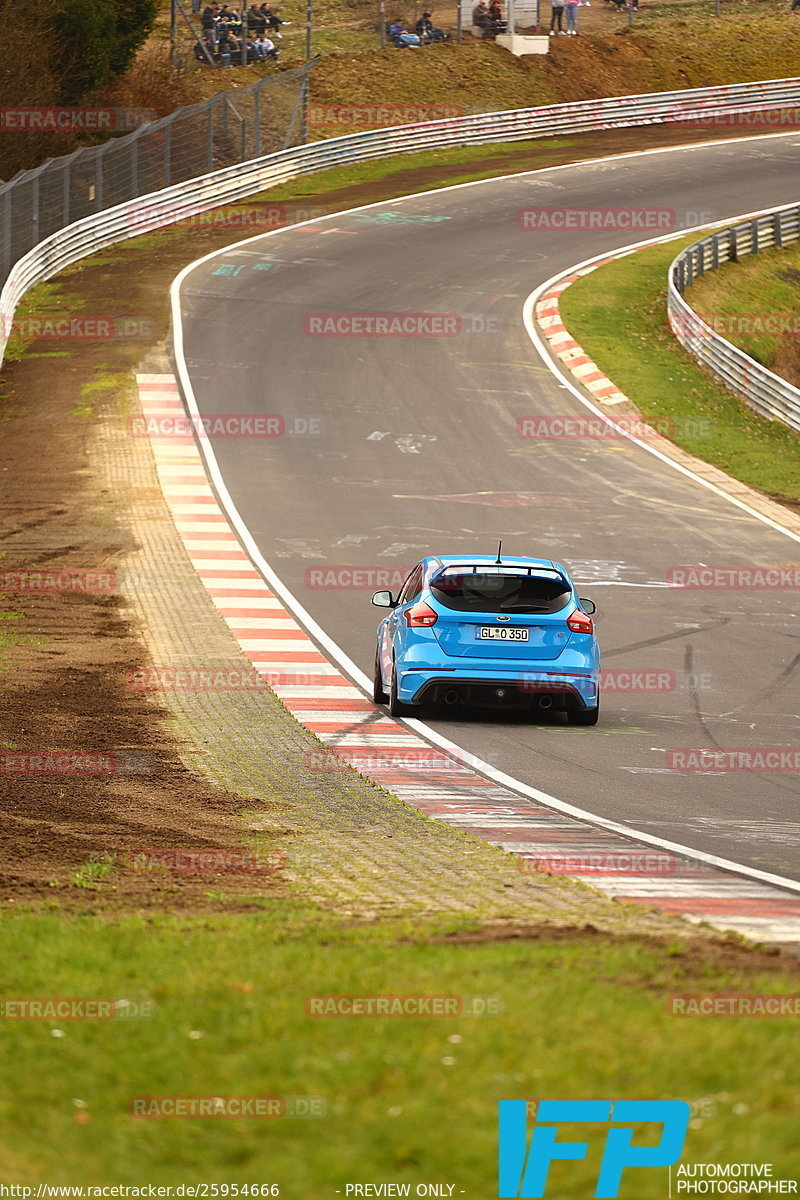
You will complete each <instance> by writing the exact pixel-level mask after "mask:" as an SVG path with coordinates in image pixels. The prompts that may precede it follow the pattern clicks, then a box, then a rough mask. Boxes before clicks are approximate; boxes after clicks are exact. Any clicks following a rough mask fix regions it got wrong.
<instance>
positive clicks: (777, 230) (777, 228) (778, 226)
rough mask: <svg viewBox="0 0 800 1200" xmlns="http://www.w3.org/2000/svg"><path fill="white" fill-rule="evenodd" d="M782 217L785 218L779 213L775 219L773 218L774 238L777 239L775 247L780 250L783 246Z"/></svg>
mask: <svg viewBox="0 0 800 1200" xmlns="http://www.w3.org/2000/svg"><path fill="white" fill-rule="evenodd" d="M782 216H783V214H782V213H779V212H777V213H775V215H774V217H773V218H772V232H773V236H774V238H775V245H776V247H777V248H778V249H780V248H781V247H782V246H783V221H782Z"/></svg>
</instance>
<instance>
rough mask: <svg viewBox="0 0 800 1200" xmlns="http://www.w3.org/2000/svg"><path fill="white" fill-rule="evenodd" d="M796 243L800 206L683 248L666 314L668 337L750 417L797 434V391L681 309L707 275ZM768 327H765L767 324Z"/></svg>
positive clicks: (799, 419) (799, 393)
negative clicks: (742, 404) (706, 370)
mask: <svg viewBox="0 0 800 1200" xmlns="http://www.w3.org/2000/svg"><path fill="white" fill-rule="evenodd" d="M798 240H800V206H798V205H796V204H795V205H792V206H791V207H790V208H780V209H776V210H774V211H773V212H769V213H765V214H764V215H763V216H760V217H753V218H752V219H749V220H747V221H742V222H740V224H738V225H731V226H730V227H729V228H728V229H721V230H717V231H716V232H715V233H712V234H710V235H709V236H708V237H704V238H701V240H700V241H698V242H695V243H694V245H692V246H688V247H687V248H686V249H685V250H684V251H683V252H682V253H681V254H679V255H678V257H677V258H675V259H674V260H673V262H672V263H671V265H670V268H669V280H668V287H667V311H668V314H669V323H670V326H671V327H672V332H673V333H674V334H675V336H676V338H677V339H678V341H679V342H680V343H681V345H682V346H684V347H685V348H686V349H687V350H688V351H689V353H690V354H693V355H694V357H695V358H697V359H699V360H700V362H702V363H704V364H705V365H706V366H707V367H709V368H710V370H712V371H713V372H714V374H715V375H716V376H717V377H718V378H719V379H721V380H722V382H723V383H724V384H725V385H726V387H729V388H730V389H731V391H734V392H736V393H737V394H738V395H740V396H742V397H743V398H744V399H745V400H746V401H747V403H748V404H749V405H750V407H751V408H752V409H754V410H755V412H757V413H760V415H761V416H762V417H767V418H768V419H769V420H771V421H774V420H777V421H783V422H784V424H785V425H789V426H790V427H791V428H792V429H794V430H796V431H797V432H798V433H800V389H798V388H796V387H794V386H793V385H792V384H791V383H788V382H787V381H786V380H785V379H781V377H780V375H775V374H773V372H772V371H768V370H767V368H766V367H763V366H762V365H761V364H760V363H757V362H755V361H754V359H752V358H750V357H749V355H747V354H745V353H744V351H743V350H740V349H739V348H738V347H737V346H734V345H732V343H731V342H729V341H727V340H726V339H725V338H724V337H722V336H721V334H719V333H718V332H716V331H715V330H714V329H712V328H711V326H710V325H708V324H707V323H706V322H705V321H704V320H703V319H702V317H700V316H699V315H698V314H697V313H696V312H695V311H694V309H693V308H692V307H691V306H690V305H689V304H688V303H687V301H686V299H685V297H684V294H683V293H684V292H685V290H686V288H689V287H691V286H692V284H693V283H694V282H695V280H696V279H699V278H701V277H702V276H703V275H705V273H706V272H707V271H713V270H715V269H716V268H717V267H719V266H721V265H722V264H723V263H726V262H738V260H739V259H740V258H744V256H745V255H747V254H758V252H759V251H760V250H767V249H769V248H771V247H780V246H785V245H788V244H789V243H790V242H796V241H798ZM767 323H768V322H767Z"/></svg>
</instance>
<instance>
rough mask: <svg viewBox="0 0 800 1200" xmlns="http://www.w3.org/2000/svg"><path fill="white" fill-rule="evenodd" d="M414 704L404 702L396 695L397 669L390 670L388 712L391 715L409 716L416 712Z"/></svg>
mask: <svg viewBox="0 0 800 1200" xmlns="http://www.w3.org/2000/svg"><path fill="white" fill-rule="evenodd" d="M416 709H417V706H416V704H404V703H403V701H402V700H399V699H398V697H397V669H396V668H395V670H393V671H392V686H391V687H390V689H389V712H390V713H391V715H392V716H393V717H410V716H412V715H413V714H414V713H415V712H416Z"/></svg>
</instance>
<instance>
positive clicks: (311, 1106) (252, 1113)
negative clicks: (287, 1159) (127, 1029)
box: [128, 1096, 328, 1120]
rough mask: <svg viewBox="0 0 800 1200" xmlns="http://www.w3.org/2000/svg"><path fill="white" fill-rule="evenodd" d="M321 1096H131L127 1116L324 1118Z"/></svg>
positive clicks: (156, 1118) (141, 1118)
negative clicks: (128, 1114)
mask: <svg viewBox="0 0 800 1200" xmlns="http://www.w3.org/2000/svg"><path fill="white" fill-rule="evenodd" d="M327 1111H328V1106H327V1103H326V1101H325V1099H324V1097H322V1096H132V1097H131V1099H130V1104H129V1107H128V1112H129V1113H130V1115H131V1116H132V1117H136V1118H138V1119H139V1120H147V1119H151V1120H164V1119H165V1118H181V1117H218V1118H221V1117H238V1118H242V1117H259V1118H261V1119H272V1120H280V1119H284V1120H298V1119H314V1118H317V1117H324V1116H325V1115H326V1114H327Z"/></svg>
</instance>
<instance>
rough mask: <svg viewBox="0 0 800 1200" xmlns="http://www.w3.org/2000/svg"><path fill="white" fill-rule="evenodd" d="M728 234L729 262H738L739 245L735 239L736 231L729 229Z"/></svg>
mask: <svg viewBox="0 0 800 1200" xmlns="http://www.w3.org/2000/svg"><path fill="white" fill-rule="evenodd" d="M728 233H729V242H730V252H729V257H730V260H731V262H738V261H739V243H738V241H737V239H736V230H735V229H729V230H728Z"/></svg>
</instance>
